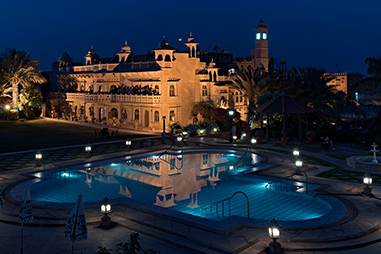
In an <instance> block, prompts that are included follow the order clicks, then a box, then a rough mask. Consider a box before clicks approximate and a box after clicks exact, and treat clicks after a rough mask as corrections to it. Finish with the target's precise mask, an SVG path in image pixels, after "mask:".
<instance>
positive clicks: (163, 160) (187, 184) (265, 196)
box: [30, 152, 331, 221]
mask: <svg viewBox="0 0 381 254" xmlns="http://www.w3.org/2000/svg"><path fill="white" fill-rule="evenodd" d="M241 156H242V153H218V152H214V153H181V154H176V153H174V154H165V155H163V156H160V157H158V156H157V155H156V156H147V157H141V158H137V159H133V160H121V161H116V162H113V163H107V164H99V165H97V166H94V167H90V168H86V167H84V166H81V167H75V168H72V169H70V170H65V171H50V172H49V173H47V174H46V175H45V181H40V182H37V183H35V184H32V185H31V186H30V192H31V198H32V202H34V203H35V202H37V203H47V204H49V205H56V206H64V205H68V204H73V203H74V202H75V201H76V199H77V197H78V194H79V193H82V195H83V200H84V202H85V204H87V205H90V204H92V205H94V204H97V205H98V204H99V203H100V202H101V200H102V199H103V198H104V197H105V196H107V197H108V198H109V199H110V200H112V201H114V202H115V201H117V202H119V201H126V202H128V200H129V199H134V200H137V201H139V202H144V203H148V204H153V205H156V206H161V207H165V208H170V209H173V210H176V211H180V212H183V213H187V214H192V215H195V216H199V217H206V218H210V219H213V220H220V219H221V218H222V213H224V214H225V215H227V214H228V213H229V205H228V202H225V204H224V206H222V204H220V205H219V206H218V217H217V216H216V214H217V211H216V209H217V208H216V206H213V208H212V214H211V211H210V208H207V209H205V211H204V212H201V208H202V207H204V206H206V205H209V204H212V203H214V202H217V201H220V200H222V199H225V198H229V197H231V196H232V195H233V194H234V193H235V192H236V191H242V192H244V193H245V194H246V195H247V196H248V198H249V202H250V218H256V219H264V220H271V219H272V218H277V220H281V221H300V220H309V219H314V218H319V217H321V216H323V215H325V214H327V213H328V212H329V211H330V210H331V206H330V205H329V204H328V203H326V202H324V201H322V200H313V199H312V197H311V196H308V195H305V194H302V193H295V192H294V193H291V192H272V191H268V190H267V189H266V188H265V185H266V183H268V182H270V181H271V180H272V179H264V178H257V177H247V176H245V175H244V174H240V173H237V172H240V171H242V169H241V170H240V169H238V170H232V169H234V166H235V165H236V163H237V162H238V161H239V159H240V158H241ZM244 160H245V163H244V164H247V163H249V164H253V165H254V164H256V165H257V164H258V163H260V157H259V156H257V155H255V154H252V155H251V156H247V157H246V158H244ZM240 162H242V160H241V161H240ZM240 164H241V163H240ZM243 168H245V169H246V168H248V166H247V165H246V166H245V167H243ZM230 207H231V211H230V212H231V215H237V216H242V217H247V212H248V211H247V200H246V198H245V197H244V195H242V194H240V193H238V194H237V195H236V196H235V197H234V198H233V199H231V205H230ZM223 209H224V211H223Z"/></svg>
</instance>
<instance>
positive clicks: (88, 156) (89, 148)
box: [85, 144, 91, 158]
mask: <svg viewBox="0 0 381 254" xmlns="http://www.w3.org/2000/svg"><path fill="white" fill-rule="evenodd" d="M85 151H86V152H87V154H86V158H91V153H90V152H91V146H90V145H89V144H87V145H86V146H85Z"/></svg>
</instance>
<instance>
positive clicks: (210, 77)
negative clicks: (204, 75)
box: [209, 72, 213, 81]
mask: <svg viewBox="0 0 381 254" xmlns="http://www.w3.org/2000/svg"><path fill="white" fill-rule="evenodd" d="M209 80H210V81H213V80H212V73H211V72H209Z"/></svg>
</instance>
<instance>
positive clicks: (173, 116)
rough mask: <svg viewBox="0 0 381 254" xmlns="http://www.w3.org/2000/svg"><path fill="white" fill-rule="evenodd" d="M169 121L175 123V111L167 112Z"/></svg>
mask: <svg viewBox="0 0 381 254" xmlns="http://www.w3.org/2000/svg"><path fill="white" fill-rule="evenodd" d="M169 120H170V121H172V122H174V121H175V111H173V110H172V111H171V112H169Z"/></svg>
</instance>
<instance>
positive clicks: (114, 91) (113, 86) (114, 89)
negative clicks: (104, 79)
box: [110, 85, 117, 94]
mask: <svg viewBox="0 0 381 254" xmlns="http://www.w3.org/2000/svg"><path fill="white" fill-rule="evenodd" d="M116 92H117V90H116V86H115V85H112V86H111V87H110V93H111V94H116Z"/></svg>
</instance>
